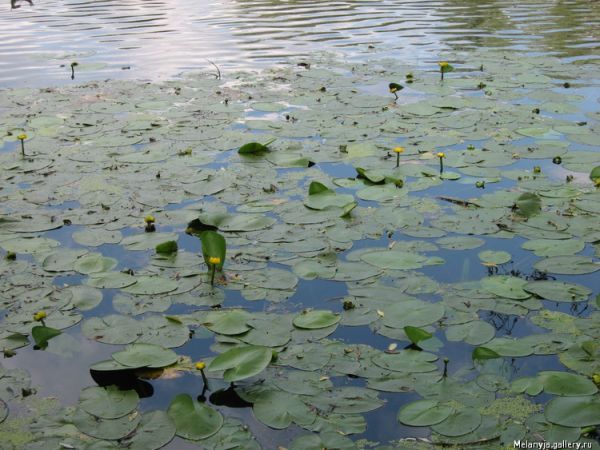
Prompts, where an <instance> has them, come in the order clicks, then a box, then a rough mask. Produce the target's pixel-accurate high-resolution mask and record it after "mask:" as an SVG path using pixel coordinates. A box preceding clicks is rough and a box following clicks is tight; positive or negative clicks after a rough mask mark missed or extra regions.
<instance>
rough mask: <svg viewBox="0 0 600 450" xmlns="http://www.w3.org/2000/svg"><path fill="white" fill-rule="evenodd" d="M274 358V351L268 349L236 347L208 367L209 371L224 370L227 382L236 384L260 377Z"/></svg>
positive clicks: (252, 346) (253, 346)
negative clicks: (246, 379)
mask: <svg viewBox="0 0 600 450" xmlns="http://www.w3.org/2000/svg"><path fill="white" fill-rule="evenodd" d="M272 358H273V353H272V350H271V349H270V348H268V347H261V346H256V345H248V346H244V347H236V348H232V349H231V350H227V351H226V352H225V353H222V354H220V355H219V356H217V357H216V358H215V359H213V360H212V361H211V362H210V364H209V365H208V370H211V371H215V370H224V371H225V373H224V374H223V378H224V379H225V381H229V382H234V381H239V380H243V379H245V378H249V377H252V376H254V375H258V374H259V373H260V372H262V371H263V370H264V369H265V368H266V367H267V366H268V365H269V363H270V362H271V359H272Z"/></svg>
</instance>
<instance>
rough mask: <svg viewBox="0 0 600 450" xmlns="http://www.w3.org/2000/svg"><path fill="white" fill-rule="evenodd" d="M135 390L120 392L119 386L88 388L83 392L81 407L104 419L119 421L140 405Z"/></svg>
mask: <svg viewBox="0 0 600 450" xmlns="http://www.w3.org/2000/svg"><path fill="white" fill-rule="evenodd" d="M138 401H139V397H138V395H137V393H136V392H135V391H134V390H123V391H122V390H120V389H119V388H118V387H117V386H107V387H98V386H93V387H88V388H85V389H84V390H82V391H81V394H80V396H79V407H80V408H81V409H83V410H84V411H86V412H87V413H89V414H92V415H93V416H96V417H100V418H102V419H117V418H119V417H123V416H124V415H126V414H129V413H130V412H131V411H133V410H134V409H135V408H136V407H137V404H138Z"/></svg>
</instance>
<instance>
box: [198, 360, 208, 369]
mask: <svg viewBox="0 0 600 450" xmlns="http://www.w3.org/2000/svg"><path fill="white" fill-rule="evenodd" d="M205 367H206V364H205V363H204V362H203V361H200V362H197V363H196V369H197V370H204V368H205Z"/></svg>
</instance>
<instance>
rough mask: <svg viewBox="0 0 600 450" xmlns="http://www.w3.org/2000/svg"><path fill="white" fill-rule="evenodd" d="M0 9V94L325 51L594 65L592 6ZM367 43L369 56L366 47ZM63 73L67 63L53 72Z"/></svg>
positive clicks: (388, 3)
mask: <svg viewBox="0 0 600 450" xmlns="http://www.w3.org/2000/svg"><path fill="white" fill-rule="evenodd" d="M17 5H18V6H20V8H18V9H11V7H10V2H9V1H5V2H4V5H2V7H0V30H2V32H1V33H2V34H1V37H2V40H1V41H0V86H32V85H36V86H47V85H48V84H55V83H66V82H70V78H69V75H70V71H69V69H68V66H69V65H70V63H71V62H72V61H74V60H76V61H77V62H79V63H81V64H82V67H81V69H83V70H81V71H79V72H80V73H78V76H77V82H79V81H86V80H90V79H102V78H117V77H118V78H123V77H127V78H135V79H158V78H169V77H173V76H174V75H176V74H178V73H179V72H181V71H184V70H190V69H203V70H206V71H213V70H214V69H213V68H212V66H211V65H210V64H209V63H208V62H207V60H211V61H213V62H214V63H215V64H217V65H218V66H219V67H221V68H222V69H224V70H225V69H231V68H236V69H237V68H250V69H252V68H255V67H257V66H258V67H268V66H270V65H273V64H277V63H281V62H284V61H286V60H287V59H288V58H289V57H300V56H302V57H308V58H310V57H312V56H313V55H314V53H315V52H320V51H334V52H339V53H340V54H343V55H344V56H345V57H347V58H350V59H367V58H369V57H371V56H372V55H373V54H374V53H375V54H377V55H381V54H384V55H386V56H391V57H393V58H398V59H399V60H402V61H410V62H411V63H412V64H416V65H417V66H418V65H419V63H422V62H426V61H431V60H435V59H436V58H437V55H438V54H439V52H440V51H444V50H448V49H456V50H458V49H476V48H479V47H486V48H498V49H510V50H515V51H519V52H527V53H530V52H531V53H537V54H548V55H553V56H557V57H561V58H569V60H580V59H592V58H596V57H597V54H598V46H599V34H600V33H599V31H598V30H599V29H600V8H598V3H597V2H594V1H528V2H512V1H463V0H455V1H428V0H424V1H399V0H396V1H392V0H384V1H376V2H375V1H369V0H364V1H334V2H321V1H286V2H279V1H254V0H253V1H224V0H223V1H210V0H200V1H194V0H170V1H168V2H167V1H141V0H139V1H128V2H118V1H114V0H106V1H78V0H77V1H74V0H45V1H34V6H30V5H29V4H28V3H26V1H24V0H20V1H18V2H17ZM369 46H372V47H373V48H369ZM61 65H65V66H66V67H61Z"/></svg>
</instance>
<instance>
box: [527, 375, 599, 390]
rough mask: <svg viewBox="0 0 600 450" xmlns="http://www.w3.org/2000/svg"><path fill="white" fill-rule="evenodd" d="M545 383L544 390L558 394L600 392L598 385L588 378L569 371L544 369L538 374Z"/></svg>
mask: <svg viewBox="0 0 600 450" xmlns="http://www.w3.org/2000/svg"><path fill="white" fill-rule="evenodd" d="M538 377H539V378H540V380H541V381H542V383H543V385H544V392H548V393H550V394H556V395H565V396H578V395H592V394H595V393H596V392H598V388H597V387H596V385H595V384H594V383H593V382H592V381H591V380H590V379H588V378H585V377H583V376H581V375H577V374H574V373H569V372H554V371H544V372H540V373H539V374H538Z"/></svg>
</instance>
